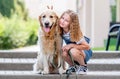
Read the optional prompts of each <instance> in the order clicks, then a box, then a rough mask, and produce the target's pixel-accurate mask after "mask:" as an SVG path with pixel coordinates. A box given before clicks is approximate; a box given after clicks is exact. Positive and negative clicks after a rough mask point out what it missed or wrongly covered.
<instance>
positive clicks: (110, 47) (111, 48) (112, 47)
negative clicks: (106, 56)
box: [92, 45, 120, 51]
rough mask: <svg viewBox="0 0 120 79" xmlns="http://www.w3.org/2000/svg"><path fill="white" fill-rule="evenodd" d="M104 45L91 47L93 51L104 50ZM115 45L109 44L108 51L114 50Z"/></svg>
mask: <svg viewBox="0 0 120 79" xmlns="http://www.w3.org/2000/svg"><path fill="white" fill-rule="evenodd" d="M105 49H106V47H96V48H92V50H93V51H98V50H99V51H105ZM115 49H116V46H115V45H110V46H109V51H115ZM119 51H120V47H119Z"/></svg>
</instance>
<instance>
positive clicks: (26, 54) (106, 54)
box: [0, 51, 120, 59]
mask: <svg viewBox="0 0 120 79" xmlns="http://www.w3.org/2000/svg"><path fill="white" fill-rule="evenodd" d="M36 57H37V51H0V58H36ZM93 58H120V51H93V56H92V59H93Z"/></svg>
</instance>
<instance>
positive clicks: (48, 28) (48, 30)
mask: <svg viewBox="0 0 120 79" xmlns="http://www.w3.org/2000/svg"><path fill="white" fill-rule="evenodd" d="M43 29H44V31H45V32H47V33H48V32H50V29H51V26H46V27H44V28H43Z"/></svg>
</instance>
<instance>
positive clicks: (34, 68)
mask: <svg viewBox="0 0 120 79" xmlns="http://www.w3.org/2000/svg"><path fill="white" fill-rule="evenodd" d="M33 72H34V73H36V74H41V72H42V70H40V69H38V66H37V64H36V63H35V64H34V65H33Z"/></svg>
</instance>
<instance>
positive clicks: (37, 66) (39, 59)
mask: <svg viewBox="0 0 120 79" xmlns="http://www.w3.org/2000/svg"><path fill="white" fill-rule="evenodd" d="M42 63H43V61H42V56H41V55H38V56H37V60H36V62H35V64H34V65H33V72H35V73H41V72H42V70H43V64H42Z"/></svg>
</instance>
